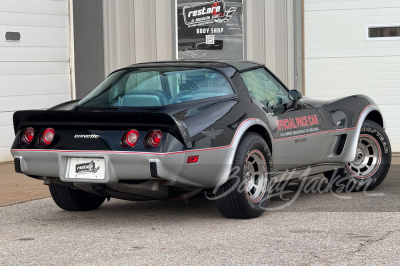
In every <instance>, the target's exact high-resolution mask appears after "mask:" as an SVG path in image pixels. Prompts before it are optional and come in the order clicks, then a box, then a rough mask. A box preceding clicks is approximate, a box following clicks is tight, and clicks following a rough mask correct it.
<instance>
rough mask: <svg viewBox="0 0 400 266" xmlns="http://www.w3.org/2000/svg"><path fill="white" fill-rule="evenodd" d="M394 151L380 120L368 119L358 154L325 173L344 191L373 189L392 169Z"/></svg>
mask: <svg viewBox="0 0 400 266" xmlns="http://www.w3.org/2000/svg"><path fill="white" fill-rule="evenodd" d="M391 159H392V155H391V148H390V142H389V139H388V136H387V135H386V133H385V131H384V130H383V128H382V127H381V126H379V125H378V124H377V123H375V122H373V121H370V120H365V122H364V124H363V127H362V129H361V133H360V137H359V139H358V143H357V150H356V158H355V160H354V161H352V162H351V163H347V164H345V165H344V168H342V169H339V170H338V171H337V172H335V171H329V172H326V173H324V175H325V177H327V178H328V179H329V181H330V182H331V183H332V184H333V185H334V186H335V187H338V188H342V190H343V191H348V192H350V191H363V190H372V189H374V188H376V187H377V186H379V185H380V184H381V183H382V181H383V180H384V179H385V177H386V175H387V173H388V172H389V168H390V163H391Z"/></svg>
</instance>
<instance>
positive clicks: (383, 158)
mask: <svg viewBox="0 0 400 266" xmlns="http://www.w3.org/2000/svg"><path fill="white" fill-rule="evenodd" d="M384 128H385V125H384V120H383V118H382V114H381V112H380V110H379V108H378V106H377V105H376V104H375V103H374V101H373V100H372V99H370V98H369V97H367V96H364V95H353V96H349V97H344V98H339V99H335V100H330V101H321V100H313V99H310V98H306V97H302V95H301V93H300V92H298V91H296V90H288V89H287V88H286V87H285V85H284V84H283V83H282V82H281V81H280V80H279V79H278V78H277V77H276V76H275V75H274V74H273V73H271V71H269V70H268V69H267V68H266V67H265V66H263V65H261V64H258V63H255V62H249V61H170V62H154V63H142V64H136V65H131V66H129V67H126V68H123V69H119V70H117V71H115V72H113V73H111V74H110V75H109V76H108V77H107V78H106V80H105V81H104V82H103V83H102V84H100V85H99V86H98V87H97V88H96V89H95V90H94V91H93V92H91V93H90V94H89V95H87V96H86V97H85V98H84V99H82V100H76V101H70V102H66V103H63V104H60V105H57V106H55V107H53V108H50V109H48V110H41V111H38V110H35V111H19V112H16V113H15V114H14V129H15V134H16V137H15V141H14V143H13V145H12V148H11V153H12V155H13V157H14V163H15V170H16V171H17V172H20V173H24V174H26V175H28V176H30V177H32V178H37V179H42V180H44V183H45V184H46V185H49V188H50V192H51V195H52V197H53V199H54V201H55V203H56V204H57V205H58V206H59V207H61V208H62V209H65V210H69V211H86V210H93V209H96V208H98V207H99V206H100V205H101V204H102V203H103V202H104V200H105V199H106V198H108V199H109V198H119V199H126V200H154V199H158V200H178V199H182V200H187V199H188V198H190V197H193V196H195V195H196V194H198V193H200V192H201V191H206V192H207V193H214V194H215V196H214V198H215V201H216V204H217V206H218V209H219V210H220V211H221V213H222V214H223V215H225V216H226V217H236V218H252V217H257V216H259V215H261V214H262V213H263V211H264V210H265V208H266V206H267V204H268V199H269V191H270V190H269V189H270V184H271V182H278V181H280V180H285V179H288V178H290V179H291V178H298V177H303V176H304V175H305V174H307V175H308V176H310V175H316V174H321V173H324V174H325V176H326V177H327V178H328V179H330V180H331V181H332V182H334V184H333V185H335V186H345V187H346V188H347V190H351V191H360V190H370V189H373V188H375V187H377V186H378V185H379V184H380V183H381V182H382V181H383V180H384V178H385V177H386V175H387V173H388V171H389V167H390V161H391V148H390V143H389V139H388V136H387V135H386V133H385V131H384Z"/></svg>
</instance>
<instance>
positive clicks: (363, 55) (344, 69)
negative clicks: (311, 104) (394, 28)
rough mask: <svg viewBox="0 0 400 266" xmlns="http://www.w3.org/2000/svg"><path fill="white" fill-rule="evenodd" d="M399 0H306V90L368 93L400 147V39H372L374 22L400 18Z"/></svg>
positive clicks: (321, 94)
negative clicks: (368, 38)
mask: <svg viewBox="0 0 400 266" xmlns="http://www.w3.org/2000/svg"><path fill="white" fill-rule="evenodd" d="M399 14H400V1H398V0H381V1H375V0H368V1H367V0H364V1H348V0H330V1H327V0H305V82H306V86H305V87H306V88H305V90H306V95H307V96H309V97H315V98H319V99H333V98H337V97H341V96H347V95H351V94H365V95H368V96H370V97H371V98H373V99H374V100H375V102H376V103H377V104H378V105H379V107H380V108H381V110H382V111H383V115H384V119H385V121H386V126H387V131H386V132H387V133H388V135H389V138H390V141H391V144H392V149H393V151H394V152H400V133H399V132H400V109H399V107H400V106H399V105H400V41H399V40H390V41H366V40H365V26H366V25H368V24H390V23H400V16H399Z"/></svg>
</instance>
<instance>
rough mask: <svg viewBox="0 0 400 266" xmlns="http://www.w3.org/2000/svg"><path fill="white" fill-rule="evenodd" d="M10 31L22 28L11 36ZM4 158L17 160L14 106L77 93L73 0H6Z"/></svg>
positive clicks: (1, 80) (1, 94)
mask: <svg viewBox="0 0 400 266" xmlns="http://www.w3.org/2000/svg"><path fill="white" fill-rule="evenodd" d="M6 31H17V32H20V33H21V41H20V42H6V41H5V39H4V34H5V32H6ZM0 35H1V36H2V37H0V162H2V161H8V160H12V157H11V155H10V147H11V144H12V142H13V140H14V131H13V126H12V116H13V113H14V111H17V110H26V109H43V108H48V107H51V106H54V105H56V104H59V103H61V102H64V101H68V100H70V99H71V86H70V67H69V16H68V1H67V0H0Z"/></svg>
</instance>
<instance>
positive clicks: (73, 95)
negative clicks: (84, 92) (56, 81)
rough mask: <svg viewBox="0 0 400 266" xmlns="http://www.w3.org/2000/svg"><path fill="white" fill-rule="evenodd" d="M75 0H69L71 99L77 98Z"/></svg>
mask: <svg viewBox="0 0 400 266" xmlns="http://www.w3.org/2000/svg"><path fill="white" fill-rule="evenodd" d="M72 1H73V0H68V11H69V69H70V83H71V100H75V99H76V86H75V46H74V8H73V2H72Z"/></svg>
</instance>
